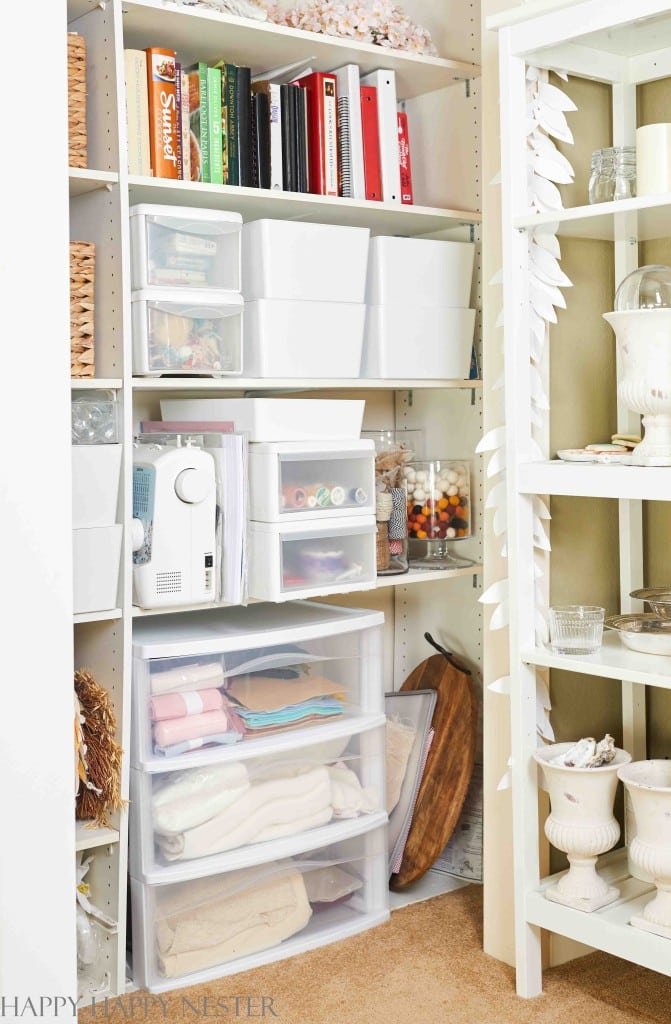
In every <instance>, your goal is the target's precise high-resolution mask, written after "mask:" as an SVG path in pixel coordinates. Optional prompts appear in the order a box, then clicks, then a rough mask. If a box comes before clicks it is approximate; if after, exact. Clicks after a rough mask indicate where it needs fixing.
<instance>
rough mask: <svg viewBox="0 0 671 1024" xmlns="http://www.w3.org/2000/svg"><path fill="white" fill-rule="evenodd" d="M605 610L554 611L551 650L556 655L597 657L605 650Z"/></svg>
mask: <svg viewBox="0 0 671 1024" xmlns="http://www.w3.org/2000/svg"><path fill="white" fill-rule="evenodd" d="M604 615H605V609H604V608H601V607H599V606H598V605H590V604H569V605H555V606H554V607H553V608H550V646H551V647H552V650H553V651H555V653H556V654H593V653H594V652H595V651H598V650H599V648H600V647H601V639H602V636H603V620H604Z"/></svg>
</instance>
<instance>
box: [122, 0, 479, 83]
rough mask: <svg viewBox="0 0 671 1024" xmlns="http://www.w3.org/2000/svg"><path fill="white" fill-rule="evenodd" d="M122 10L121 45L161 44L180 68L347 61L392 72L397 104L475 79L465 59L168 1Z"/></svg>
mask: <svg viewBox="0 0 671 1024" xmlns="http://www.w3.org/2000/svg"><path fill="white" fill-rule="evenodd" d="M123 12H124V19H123V26H124V46H126V47H129V46H131V47H137V48H140V49H143V48H144V47H146V46H155V45H161V46H167V47H170V48H172V49H174V50H176V51H177V53H178V59H179V60H181V61H182V63H183V64H190V63H192V62H193V61H196V60H204V61H207V62H208V63H212V62H215V61H218V60H221V59H222V58H225V59H226V60H228V61H230V62H231V63H233V64H238V65H243V66H249V67H251V69H252V73H253V74H256V73H260V72H263V71H265V70H268V69H271V68H273V67H281V66H283V65H285V64H291V63H293V62H295V61H299V60H303V59H306V60H309V62H310V66H311V67H312V68H313V69H314V70H315V71H331V70H333V69H334V68H337V67H340V66H341V65H343V64H348V63H353V64H358V65H359V67H360V68H361V71H362V74H365V73H367V72H368V71H373V70H375V69H376V68H379V67H384V68H389V69H391V70H393V71H395V72H396V89H397V93H398V98H399V99H400V100H401V99H409V98H410V97H412V96H418V95H420V94H422V93H426V92H433V91H435V90H436V89H444V88H445V87H446V86H449V85H452V84H453V83H454V82H457V81H464V80H466V79H472V78H477V77H479V75H480V68H479V66H478V65H477V64H473V63H471V62H469V61H459V60H445V59H443V58H441V57H426V56H423V55H421V54H412V53H408V52H405V51H403V50H390V49H383V48H382V47H380V46H374V45H373V44H368V43H359V42H356V41H354V40H351V39H344V38H339V37H337V36H328V35H322V34H319V33H314V32H304V31H301V30H299V29H294V28H288V27H286V26H284V25H275V24H274V23H273V22H270V21H266V22H262V21H256V20H251V19H248V18H236V17H233V16H232V15H226V14H220V13H219V12H217V11H212V10H207V9H203V8H202V7H198V8H191V9H189V8H186V7H180V6H179V5H177V4H175V3H170V2H168V0H131V2H126V3H124V4H123ZM260 57H261V61H262V62H261V63H259V58H260Z"/></svg>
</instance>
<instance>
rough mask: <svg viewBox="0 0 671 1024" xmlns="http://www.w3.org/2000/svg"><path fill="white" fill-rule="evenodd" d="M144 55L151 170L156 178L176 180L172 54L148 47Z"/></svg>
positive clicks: (175, 116) (172, 52)
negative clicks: (145, 60)
mask: <svg viewBox="0 0 671 1024" xmlns="http://www.w3.org/2000/svg"><path fill="white" fill-rule="evenodd" d="M145 53H146V55H147V92H148V104H149V154H150V160H151V168H152V171H153V173H154V176H155V177H156V178H177V176H178V167H177V89H176V85H175V51H174V50H168V49H164V48H163V47H160V46H149V47H147V49H146V50H145Z"/></svg>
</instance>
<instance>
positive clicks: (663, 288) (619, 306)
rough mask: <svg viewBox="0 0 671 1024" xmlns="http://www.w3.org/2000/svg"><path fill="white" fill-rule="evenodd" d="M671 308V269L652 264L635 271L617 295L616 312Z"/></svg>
mask: <svg viewBox="0 0 671 1024" xmlns="http://www.w3.org/2000/svg"><path fill="white" fill-rule="evenodd" d="M670 307H671V267H666V266H664V265H663V264H651V265H650V266H647V267H639V268H638V270H633V271H632V272H631V274H628V275H627V276H626V277H625V278H624V280H623V281H622V282H621V284H620V287H619V288H618V290H617V292H616V293H615V311H616V312H618V313H622V312H624V311H626V310H630V309H668V308H670Z"/></svg>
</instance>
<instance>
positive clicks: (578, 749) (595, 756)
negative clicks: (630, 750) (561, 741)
mask: <svg viewBox="0 0 671 1024" xmlns="http://www.w3.org/2000/svg"><path fill="white" fill-rule="evenodd" d="M614 757H615V740H614V739H613V737H612V736H610V735H609V734H608V733H606V735H605V736H604V738H603V739H602V740H600V741H599V742H598V743H597V741H596V740H595V739H594V737H593V736H586V737H584V738H583V739H581V740H578V742H577V743H574V744H573V746H572V747H570V748H569V749H568V750H567V751H565V752H564V753H563V754H558V755H557V757H553V758H552V760H551V761H550V764H560V765H564V767H566V768H599V767H600V766H601V765H604V764H609V763H610V762H611V761H612V760H613V759H614Z"/></svg>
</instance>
